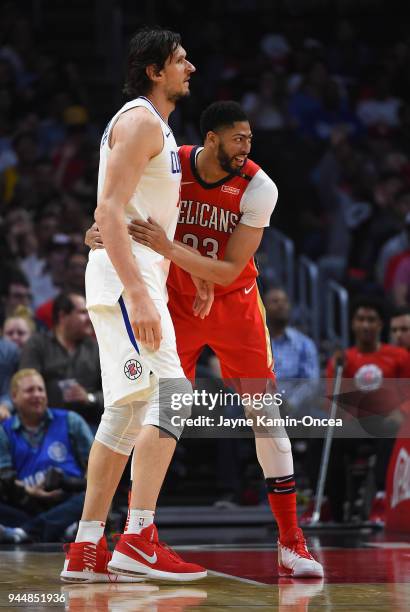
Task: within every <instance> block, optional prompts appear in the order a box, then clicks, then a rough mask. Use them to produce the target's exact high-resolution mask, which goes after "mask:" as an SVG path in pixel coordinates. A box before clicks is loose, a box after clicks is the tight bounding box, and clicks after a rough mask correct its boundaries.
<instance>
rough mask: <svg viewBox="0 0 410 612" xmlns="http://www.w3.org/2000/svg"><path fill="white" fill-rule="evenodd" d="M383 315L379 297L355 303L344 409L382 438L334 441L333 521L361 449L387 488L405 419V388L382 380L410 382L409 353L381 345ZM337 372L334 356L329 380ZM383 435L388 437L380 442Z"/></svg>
mask: <svg viewBox="0 0 410 612" xmlns="http://www.w3.org/2000/svg"><path fill="white" fill-rule="evenodd" d="M384 316H385V315H384V308H383V304H382V303H381V302H380V301H379V300H377V299H376V298H368V297H365V298H359V299H358V300H357V301H356V302H355V303H354V304H353V307H352V332H353V336H354V341H355V344H354V346H352V347H350V348H348V349H347V350H346V351H345V352H344V365H343V378H344V379H347V378H349V379H354V382H353V388H352V384H351V382H350V383H349V382H348V381H345V390H343V385H342V398H343V399H342V401H343V408H344V409H345V410H346V411H347V412H348V413H350V414H351V415H352V417H353V416H354V417H358V418H359V419H361V420H360V423H361V425H362V426H363V428H364V429H366V430H367V431H368V433H370V434H372V435H376V436H378V437H375V438H367V439H366V440H361V439H358V438H357V437H355V438H353V437H351V438H335V439H334V440H333V445H332V451H331V457H330V462H329V472H328V495H329V501H330V506H331V510H332V514H333V517H334V519H335V520H343V507H344V500H345V483H346V466H347V465H348V464H349V463H351V462H352V460H354V458H355V456H356V455H357V450H358V449H359V448H360V447H361V446H362V447H363V444H362V443H364V444H365V445H366V446H367V447H368V449H369V450H371V451H372V452H374V453H375V454H376V465H375V478H376V486H377V488H378V490H379V491H383V490H384V486H385V485H384V483H385V478H386V470H387V465H388V460H389V457H390V453H391V450H392V447H393V444H394V434H395V433H396V432H397V431H398V429H399V427H400V425H401V424H402V422H403V420H404V418H405V413H406V406H405V402H404V401H403V400H404V398H405V392H404V389H402V388H401V387H400V385H391V384H389V385H387V384H386V383H384V384H383V382H384V379H399V378H404V379H408V378H410V360H409V355H408V353H407V351H405V350H404V349H403V348H401V347H398V346H392V345H390V344H384V343H382V342H381V340H380V337H381V333H382V329H383V321H384ZM334 371H335V367H334V358H332V359H331V360H330V361H329V363H328V366H327V370H326V375H327V378H329V379H330V378H333V377H334ZM347 389H349V392H348V393H347V392H346V391H347ZM339 405H340V402H339ZM344 418H345V421H346V419H348V418H349V417H348V415H347V416H346V413H345V415H344ZM380 435H386V436H390V437H386V438H382V437H380Z"/></svg>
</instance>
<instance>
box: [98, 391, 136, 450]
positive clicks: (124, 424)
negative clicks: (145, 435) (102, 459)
mask: <svg viewBox="0 0 410 612" xmlns="http://www.w3.org/2000/svg"><path fill="white" fill-rule="evenodd" d="M145 405H146V402H132V403H130V404H124V405H123V406H106V407H105V408H104V413H103V415H102V418H101V423H100V424H99V426H98V429H97V433H96V434H95V439H96V440H98V442H100V443H101V444H104V445H105V446H108V448H110V449H111V450H113V451H114V452H116V453H120V454H121V455H127V456H129V455H130V454H131V451H132V449H133V448H134V445H135V441H136V439H137V435H138V433H139V431H140V429H141V425H142V421H141V419H142V417H143V414H144V410H143V409H144V406H145Z"/></svg>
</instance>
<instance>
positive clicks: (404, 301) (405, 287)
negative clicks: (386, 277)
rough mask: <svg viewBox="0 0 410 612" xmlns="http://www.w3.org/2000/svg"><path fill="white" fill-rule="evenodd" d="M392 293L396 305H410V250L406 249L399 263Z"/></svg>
mask: <svg viewBox="0 0 410 612" xmlns="http://www.w3.org/2000/svg"><path fill="white" fill-rule="evenodd" d="M392 295H393V300H394V303H395V304H396V306H409V305H410V251H405V252H404V254H403V257H402V258H401V259H400V261H399V263H398V264H397V267H396V271H395V273H394V277H393V280H392Z"/></svg>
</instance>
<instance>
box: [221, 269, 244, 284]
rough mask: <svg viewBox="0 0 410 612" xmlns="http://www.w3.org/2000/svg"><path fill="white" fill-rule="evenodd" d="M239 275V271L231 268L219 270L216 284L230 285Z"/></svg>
mask: <svg viewBox="0 0 410 612" xmlns="http://www.w3.org/2000/svg"><path fill="white" fill-rule="evenodd" d="M238 276H239V273H238V272H237V271H236V270H235V269H233V268H228V269H227V270H223V271H221V273H220V274H219V275H218V280H217V281H216V282H217V284H218V285H222V287H227V286H228V285H231V284H232V283H233V282H234V281H235V280H236V279H237V278H238Z"/></svg>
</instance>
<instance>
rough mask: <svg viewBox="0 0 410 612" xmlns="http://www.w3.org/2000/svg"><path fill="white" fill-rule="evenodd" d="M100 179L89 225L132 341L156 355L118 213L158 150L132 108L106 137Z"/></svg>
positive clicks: (152, 311)
mask: <svg viewBox="0 0 410 612" xmlns="http://www.w3.org/2000/svg"><path fill="white" fill-rule="evenodd" d="M110 144H111V153H110V156H109V158H108V162H107V170H106V178H105V182H104V187H103V190H102V193H101V195H100V197H99V199H98V203H97V208H96V211H95V220H96V222H97V224H98V228H99V231H100V233H101V238H102V240H103V243H104V246H105V248H106V250H107V253H108V255H109V257H110V260H111V262H112V264H113V266H114V268H115V270H116V272H117V274H118V276H119V278H120V280H121V282H122V284H123V285H124V289H125V292H126V294H127V297H128V299H129V304H130V321H131V325H132V327H133V330H134V333H135V337H136V339H137V340H139V341H140V342H142V343H143V344H146V345H147V346H148V347H150V348H153V349H158V347H159V344H160V341H161V322H160V316H159V313H158V311H157V309H156V308H155V306H154V303H153V301H152V300H151V298H150V296H149V294H148V291H147V287H146V284H145V283H144V281H143V279H142V276H141V273H140V270H139V268H138V264H137V263H136V261H135V258H134V257H133V254H132V251H131V245H130V242H129V238H128V234H127V228H126V224H125V222H124V208H125V206H126V205H127V203H128V202H129V200H130V199H131V196H132V194H133V193H134V192H135V189H136V187H137V185H138V182H139V180H140V178H141V176H142V174H143V171H144V169H145V167H146V165H147V163H148V162H149V160H150V159H151V158H152V157H154V156H155V155H157V154H158V153H159V152H160V151H161V149H162V146H163V136H162V132H161V128H160V126H159V124H158V122H157V121H156V119H155V117H153V115H152V113H150V112H149V111H147V110H146V109H144V108H136V109H133V110H130V111H128V112H127V113H124V114H123V115H122V116H121V117H120V118H119V120H118V122H117V123H116V125H115V126H114V128H113V131H112V139H111V143H110Z"/></svg>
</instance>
